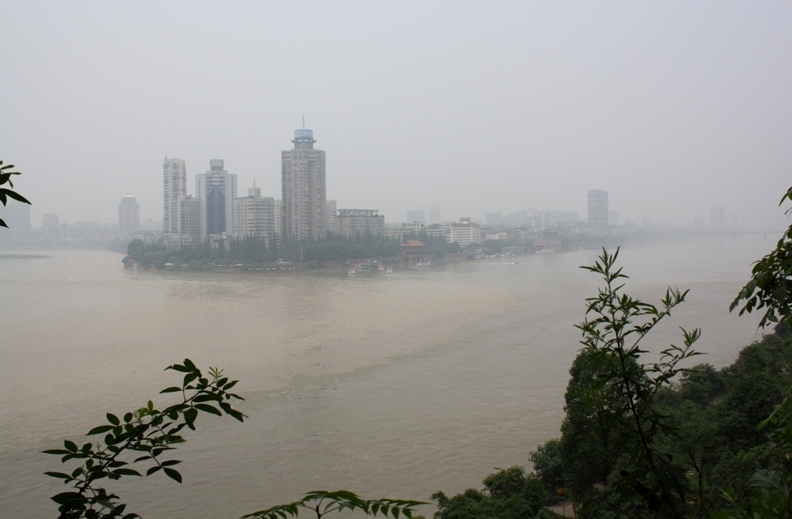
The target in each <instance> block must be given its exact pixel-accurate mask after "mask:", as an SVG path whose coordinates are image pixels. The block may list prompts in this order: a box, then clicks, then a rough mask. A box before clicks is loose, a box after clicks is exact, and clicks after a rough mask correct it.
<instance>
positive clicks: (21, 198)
mask: <svg viewBox="0 0 792 519" xmlns="http://www.w3.org/2000/svg"><path fill="white" fill-rule="evenodd" d="M0 194H3V195H6V196H8V197H10V198H13V199H14V200H16V201H17V202H22V203H23V204H28V205H32V204H31V203H30V201H29V200H28V199H27V198H25V197H24V196H22V195H20V194H19V193H17V192H16V191H11V190H10V189H5V188H0Z"/></svg>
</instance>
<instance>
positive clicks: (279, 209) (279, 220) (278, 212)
mask: <svg viewBox="0 0 792 519" xmlns="http://www.w3.org/2000/svg"><path fill="white" fill-rule="evenodd" d="M275 235H276V236H283V200H275Z"/></svg>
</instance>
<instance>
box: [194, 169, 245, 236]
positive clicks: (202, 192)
mask: <svg viewBox="0 0 792 519" xmlns="http://www.w3.org/2000/svg"><path fill="white" fill-rule="evenodd" d="M223 165H224V162H223V159H212V160H210V161H209V171H207V172H206V173H200V174H198V175H196V176H195V191H196V194H195V196H196V197H197V198H198V199H199V200H200V201H201V239H202V240H205V239H207V238H208V237H209V235H210V234H222V233H227V234H233V232H234V200H236V197H237V196H236V194H237V176H236V175H235V174H231V173H228V171H226V170H225V169H223Z"/></svg>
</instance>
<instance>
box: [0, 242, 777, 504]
mask: <svg viewBox="0 0 792 519" xmlns="http://www.w3.org/2000/svg"><path fill="white" fill-rule="evenodd" d="M774 244H775V242H774V241H773V239H772V237H768V238H767V239H763V238H762V237H760V236H740V237H739V238H738V239H721V240H718V239H708V240H701V241H689V242H681V243H665V244H657V245H647V246H643V247H635V248H627V249H623V250H622V251H621V255H620V259H621V264H623V265H624V267H625V272H626V273H627V274H629V275H630V277H631V279H630V280H629V281H628V292H630V293H632V294H633V295H637V296H639V297H642V298H645V299H648V300H650V301H652V302H657V301H659V298H660V297H661V296H662V294H663V293H664V291H665V288H666V287H667V286H669V285H670V286H678V287H680V288H689V289H690V290H691V291H690V294H689V296H688V300H687V302H686V303H685V304H684V305H682V306H681V307H679V309H678V310H676V311H675V312H674V315H673V317H672V319H671V320H670V321H669V322H668V323H666V324H664V325H663V326H661V327H660V329H658V330H657V331H656V333H655V334H654V336H653V337H652V340H651V341H648V342H647V344H646V345H648V346H650V349H653V350H655V351H657V350H659V349H660V348H661V347H662V346H664V345H667V344H668V343H669V342H671V341H673V342H675V343H677V344H679V343H681V338H680V333H679V330H678V327H679V326H684V327H700V328H702V329H703V337H702V339H701V341H700V342H699V343H698V349H699V350H701V351H704V352H706V353H707V355H706V356H704V357H699V359H700V360H697V361H698V362H710V363H712V364H714V365H716V366H722V365H725V364H728V363H730V362H732V361H733V360H734V358H735V357H736V354H737V352H738V351H739V350H740V348H741V347H743V346H744V345H746V344H749V343H750V342H752V341H754V340H756V339H758V338H759V335H757V330H756V325H757V322H758V319H757V318H756V317H754V316H751V317H741V318H738V317H737V316H736V315H735V314H729V312H728V305H729V302H730V301H731V299H732V298H733V297H734V295H735V294H736V293H737V291H738V289H739V288H740V287H741V286H742V284H744V283H745V281H746V280H747V278H748V276H749V273H750V264H751V262H753V261H755V260H757V259H759V258H760V257H761V256H762V255H764V254H766V253H767V252H768V251H769V250H770V249H772V247H773V246H774ZM31 254H39V255H42V256H44V257H35V258H32V257H18V256H0V330H2V339H0V517H47V516H54V515H55V505H54V504H53V503H52V502H51V501H49V500H48V496H50V495H53V494H55V493H58V492H61V491H64V490H65V487H64V486H63V485H62V484H61V483H59V482H58V481H56V480H53V479H51V478H47V477H46V476H43V475H42V472H44V471H45V470H53V471H60V470H63V469H62V468H61V466H60V463H59V458H57V457H55V456H47V455H43V454H39V451H41V450H43V449H47V448H56V447H59V446H60V445H62V441H63V439H64V438H70V439H73V440H75V441H84V440H82V437H81V435H82V434H84V433H85V432H86V431H87V430H88V429H89V428H90V427H93V426H95V425H100V424H101V423H102V422H103V421H104V414H105V412H106V411H112V412H115V413H116V414H122V413H123V412H125V411H128V410H133V409H136V408H137V407H141V406H142V405H143V404H144V403H145V402H146V401H147V400H149V399H150V398H152V399H154V401H155V402H156V403H157V405H158V406H159V407H164V406H166V405H168V403H169V402H170V401H169V400H168V399H167V398H166V396H167V395H157V392H158V391H159V389H161V388H163V387H166V386H169V385H175V384H177V383H178V382H179V379H180V377H178V375H177V374H175V373H173V372H166V371H163V368H164V367H165V366H167V365H169V364H171V363H173V362H177V361H181V360H182V359H184V358H185V357H189V358H191V359H192V360H193V361H195V362H196V364H198V365H199V366H201V367H206V366H219V367H223V368H224V369H225V370H226V373H227V374H228V375H229V376H230V377H232V378H237V379H240V383H239V384H238V385H237V387H236V388H235V390H238V392H239V393H240V394H242V395H243V396H244V397H245V398H246V401H245V402H243V403H241V404H240V406H239V408H240V409H241V410H242V411H243V412H244V413H246V414H247V415H249V418H248V419H247V420H246V421H245V423H244V424H240V423H239V422H237V421H235V420H233V419H231V418H228V417H225V418H222V419H221V418H216V417H201V419H200V420H199V422H198V431H197V432H189V434H188V435H187V438H188V442H187V443H186V444H185V445H183V446H181V447H179V450H178V451H177V453H176V457H177V458H179V459H183V460H184V462H183V463H182V464H181V465H180V470H181V472H182V475H183V477H184V483H183V484H182V485H179V484H177V483H175V482H173V481H171V480H170V479H168V478H166V477H164V476H160V475H159V474H158V475H156V476H153V477H150V478H146V479H144V480H134V481H131V482H124V481H122V482H120V485H118V484H116V485H117V486H114V487H112V488H113V489H114V490H116V491H117V492H118V493H120V494H121V496H122V498H123V499H124V500H125V501H126V502H128V503H129V508H128V510H129V511H134V512H137V513H139V514H141V515H142V516H143V517H144V518H145V519H158V518H172V519H177V518H188V517H189V518H194V517H207V518H236V517H239V516H241V515H242V514H245V513H249V512H252V511H255V510H260V509H263V508H268V507H270V506H272V505H274V504H279V503H283V502H288V501H290V500H294V499H297V498H299V497H300V496H301V495H302V494H304V493H305V492H306V491H308V490H316V489H327V490H332V489H341V488H345V489H350V490H353V491H355V492H357V493H359V494H361V495H363V496H365V497H398V498H405V499H420V500H428V498H429V496H430V495H431V494H432V493H433V492H435V491H437V490H443V491H445V492H446V493H449V494H450V493H456V492H459V491H461V490H464V489H465V488H468V487H480V482H481V479H482V478H483V477H484V476H485V475H486V474H488V473H489V472H492V471H493V469H494V468H495V467H508V466H511V465H515V464H520V465H529V461H528V454H529V452H530V451H531V450H534V449H535V448H536V446H537V445H538V444H540V443H542V442H544V441H546V440H548V439H550V438H553V437H556V436H557V435H558V430H559V426H560V424H561V421H562V419H563V395H564V390H565V387H566V383H567V379H568V369H569V366H570V364H571V363H572V360H573V359H574V357H575V354H576V352H577V350H578V349H579V347H580V345H579V343H578V340H579V335H578V333H577V331H576V329H575V328H574V327H573V325H574V324H575V323H577V322H579V321H580V320H581V319H582V317H583V311H584V299H585V297H589V296H593V295H595V294H596V289H597V286H598V285H599V279H597V278H596V276H595V275H593V274H590V273H587V272H585V271H583V270H581V269H579V268H577V267H579V266H580V265H586V264H591V263H592V262H593V261H594V259H595V257H596V255H597V252H596V251H575V252H569V253H563V254H546V255H536V256H524V257H520V258H516V260H517V262H518V263H516V264H515V263H514V262H513V261H507V260H504V259H500V260H486V261H476V262H460V263H453V264H451V263H449V264H446V265H442V264H436V265H433V266H432V267H431V268H429V269H422V270H410V271H406V270H401V271H398V270H397V271H396V273H394V274H393V275H390V276H386V275H382V274H365V275H358V276H349V275H347V274H341V273H332V272H317V273H292V274H280V273H256V274H252V273H251V274H206V273H157V272H144V271H131V270H124V269H123V268H122V266H121V262H120V260H121V256H120V255H118V254H114V253H109V252H97V251H56V252H35V253H31ZM430 512H431V510H429V509H427V510H426V511H425V513H427V514H430Z"/></svg>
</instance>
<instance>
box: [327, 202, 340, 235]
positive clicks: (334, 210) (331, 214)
mask: <svg viewBox="0 0 792 519" xmlns="http://www.w3.org/2000/svg"><path fill="white" fill-rule="evenodd" d="M336 216H338V204H337V203H336V201H335V200H328V201H327V232H331V233H335V232H336V228H335V219H336Z"/></svg>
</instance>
